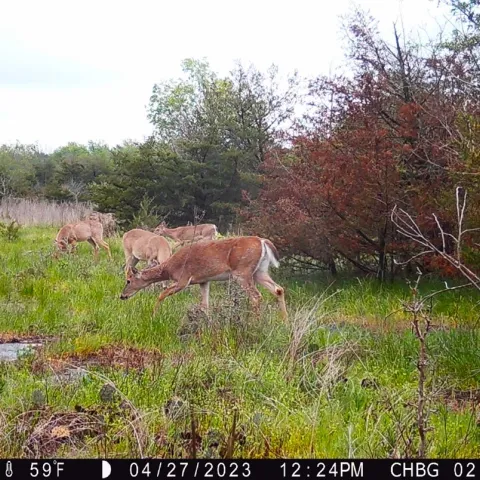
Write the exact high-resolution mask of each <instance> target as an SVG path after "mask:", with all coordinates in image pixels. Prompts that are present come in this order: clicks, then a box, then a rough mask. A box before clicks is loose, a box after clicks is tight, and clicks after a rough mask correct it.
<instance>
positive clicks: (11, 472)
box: [5, 461, 13, 478]
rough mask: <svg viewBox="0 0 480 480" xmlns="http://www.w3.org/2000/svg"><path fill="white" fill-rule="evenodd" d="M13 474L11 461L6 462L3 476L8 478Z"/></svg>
mask: <svg viewBox="0 0 480 480" xmlns="http://www.w3.org/2000/svg"><path fill="white" fill-rule="evenodd" d="M12 475H13V470H12V462H10V461H8V462H7V468H6V469H5V476H6V477H8V478H10V477H11V476H12Z"/></svg>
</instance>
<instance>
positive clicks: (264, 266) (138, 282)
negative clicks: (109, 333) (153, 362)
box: [120, 237, 287, 319]
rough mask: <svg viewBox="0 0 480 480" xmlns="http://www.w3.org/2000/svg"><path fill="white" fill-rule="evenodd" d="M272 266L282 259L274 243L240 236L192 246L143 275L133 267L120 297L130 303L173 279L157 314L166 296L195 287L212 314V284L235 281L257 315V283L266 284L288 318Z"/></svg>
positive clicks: (163, 296) (181, 250)
mask: <svg viewBox="0 0 480 480" xmlns="http://www.w3.org/2000/svg"><path fill="white" fill-rule="evenodd" d="M270 265H273V266H274V267H278V266H279V256H278V252H277V249H276V248H275V246H274V245H273V243H272V242H271V241H270V240H266V239H264V238H259V237H236V238H227V239H224V240H211V241H203V242H197V243H192V244H191V245H187V246H185V247H183V248H181V249H180V250H178V251H177V252H176V253H174V254H173V255H172V256H171V257H170V258H169V259H168V260H167V261H165V262H163V263H162V264H160V265H158V266H156V267H153V268H147V269H145V270H143V271H141V272H139V271H137V270H136V269H134V268H129V269H128V272H127V284H126V285H125V288H124V289H123V292H122V294H121V295H120V298H121V299H122V300H126V299H127V298H130V297H131V296H132V295H134V294H135V293H136V292H138V291H139V290H142V289H143V288H145V287H147V286H148V285H151V284H152V283H155V282H159V281H162V280H163V281H165V280H173V282H174V283H173V285H171V286H170V287H168V288H167V289H166V290H164V291H163V292H162V293H161V294H160V296H159V297H158V300H157V302H156V304H155V308H154V313H155V312H156V310H157V307H158V304H159V303H160V302H161V301H162V300H164V299H165V298H166V297H168V296H169V295H174V294H175V293H178V292H180V291H182V290H183V289H184V288H186V287H188V286H189V285H194V284H198V285H200V292H201V294H202V302H201V306H202V308H203V309H205V310H206V311H208V303H209V291H210V282H213V281H226V280H229V279H230V278H232V279H234V280H236V281H237V282H238V283H239V284H240V286H241V287H242V288H243V289H244V290H245V291H246V292H247V294H248V296H249V297H250V300H251V302H252V304H253V307H254V309H255V312H256V313H257V314H258V307H259V302H260V299H261V294H260V292H259V291H258V290H257V288H256V286H255V283H257V284H260V285H263V286H264V287H266V288H267V289H268V290H269V291H270V292H271V293H272V294H274V295H275V296H276V297H277V299H278V303H279V306H280V309H281V311H282V314H283V316H284V318H285V319H286V318H287V308H286V305H285V296H284V290H283V288H282V287H281V286H280V285H277V284H276V283H275V282H274V281H273V280H272V279H271V277H270V275H269V274H268V267H269V266H270Z"/></svg>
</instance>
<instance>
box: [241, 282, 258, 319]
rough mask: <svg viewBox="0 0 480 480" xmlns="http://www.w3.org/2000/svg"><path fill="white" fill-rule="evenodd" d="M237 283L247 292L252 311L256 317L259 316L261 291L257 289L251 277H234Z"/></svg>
mask: <svg viewBox="0 0 480 480" xmlns="http://www.w3.org/2000/svg"><path fill="white" fill-rule="evenodd" d="M235 280H236V281H237V283H238V284H239V285H240V286H241V287H242V288H243V289H244V290H245V291H246V292H247V295H248V297H249V298H250V302H251V304H252V308H253V311H254V313H255V316H256V317H259V316H260V300H261V298H262V295H261V293H260V292H259V291H258V289H257V287H256V286H255V283H254V281H253V278H252V277H249V278H245V277H235Z"/></svg>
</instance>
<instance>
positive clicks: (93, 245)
mask: <svg viewBox="0 0 480 480" xmlns="http://www.w3.org/2000/svg"><path fill="white" fill-rule="evenodd" d="M87 242H88V243H89V244H90V245H91V246H92V247H93V258H94V260H95V261H96V262H97V261H98V245H97V242H95V240H94V239H93V238H88V239H87Z"/></svg>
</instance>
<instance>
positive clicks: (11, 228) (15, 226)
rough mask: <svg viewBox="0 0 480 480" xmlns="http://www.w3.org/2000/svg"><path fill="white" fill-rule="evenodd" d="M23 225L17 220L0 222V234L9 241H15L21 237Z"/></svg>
mask: <svg viewBox="0 0 480 480" xmlns="http://www.w3.org/2000/svg"><path fill="white" fill-rule="evenodd" d="M20 228H21V225H20V224H19V223H17V221H16V220H10V221H9V222H7V223H5V222H0V235H1V236H2V237H3V238H4V239H5V240H7V241H9V242H14V241H16V240H18V238H19V237H20Z"/></svg>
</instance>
